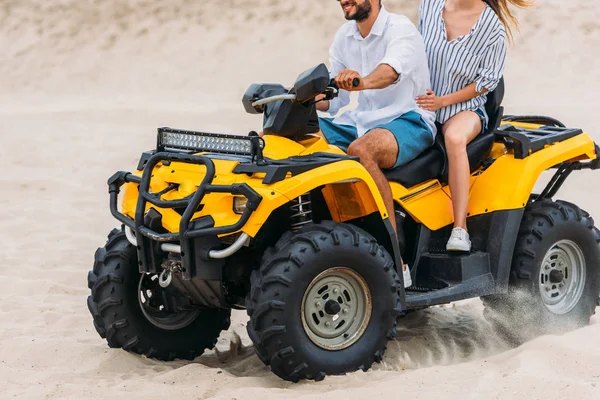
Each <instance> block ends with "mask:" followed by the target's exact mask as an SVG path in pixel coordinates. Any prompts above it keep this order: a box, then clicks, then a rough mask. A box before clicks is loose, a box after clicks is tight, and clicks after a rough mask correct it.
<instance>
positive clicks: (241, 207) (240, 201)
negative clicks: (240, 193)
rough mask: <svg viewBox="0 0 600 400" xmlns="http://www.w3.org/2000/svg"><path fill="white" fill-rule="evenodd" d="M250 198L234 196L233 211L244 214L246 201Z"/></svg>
mask: <svg viewBox="0 0 600 400" xmlns="http://www.w3.org/2000/svg"><path fill="white" fill-rule="evenodd" d="M247 202H248V199H247V198H245V197H234V198H233V212H234V213H236V214H243V213H244V211H245V210H246V203H247Z"/></svg>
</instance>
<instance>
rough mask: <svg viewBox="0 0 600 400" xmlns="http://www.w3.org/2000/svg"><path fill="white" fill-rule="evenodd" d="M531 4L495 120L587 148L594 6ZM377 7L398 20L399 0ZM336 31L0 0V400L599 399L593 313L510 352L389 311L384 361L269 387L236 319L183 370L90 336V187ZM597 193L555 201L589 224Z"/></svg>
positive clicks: (599, 33)
mask: <svg viewBox="0 0 600 400" xmlns="http://www.w3.org/2000/svg"><path fill="white" fill-rule="evenodd" d="M538 3H539V5H538V7H536V8H535V9H531V10H526V11H520V12H519V14H518V15H519V16H520V18H521V21H522V29H521V34H520V35H519V36H518V37H517V40H516V45H515V46H514V47H513V48H512V49H511V51H510V55H509V57H510V58H509V61H508V66H507V70H506V82H507V95H506V99H505V107H506V109H507V112H509V113H539V114H549V115H552V116H554V117H556V118H559V119H561V120H564V121H565V122H566V123H567V124H569V125H571V126H578V127H581V128H584V130H586V131H588V132H590V134H592V136H594V137H595V138H596V139H597V140H600V134H599V133H598V132H599V131H598V129H597V126H598V123H597V121H596V120H597V118H598V112H597V110H598V108H599V107H600V101H599V100H598V96H597V92H598V91H600V84H599V83H598V82H600V56H598V50H599V49H600V24H599V23H598V21H599V20H600V3H598V2H596V1H570V2H567V1H556V0H554V1H552V0H539V1H538ZM384 4H385V5H386V6H387V8H388V9H390V10H392V11H394V12H402V13H405V14H406V15H408V16H410V17H411V18H412V19H413V20H415V17H416V9H417V5H418V1H417V0H411V1H408V0H384ZM343 22H344V21H343V18H342V16H341V12H340V10H339V5H338V4H337V2H335V1H333V0H330V1H324V0H304V1H300V2H289V1H284V0H220V1H216V0H207V1H203V2H197V1H190V0H187V1H184V0H172V1H169V2H164V1H158V0H105V1H99V0H95V1H94V0H89V1H81V0H79V1H76V0H61V1H59V0H52V1H41V0H19V1H17V0H0V49H2V51H1V52H0V158H1V160H2V161H3V163H4V165H5V173H4V174H2V176H1V177H0V187H1V188H2V189H1V193H2V195H1V196H0V209H1V210H2V212H1V213H0V228H1V229H0V231H1V232H2V240H1V242H2V244H1V245H0V260H1V261H0V282H2V283H3V284H2V285H1V289H0V397H1V398H12V397H13V396H17V397H21V398H53V399H54V398H56V399H66V398H73V399H75V398H76V399H81V398H153V397H157V396H163V397H166V396H169V397H173V398H177V397H179V398H220V399H234V398H235V399H261V400H263V399H281V398H305V399H321V398H324V397H328V398H340V399H342V398H343V399H351V398H352V399H353V398H356V399H362V398H384V397H385V398H401V397H406V398H411V399H421V398H423V399H432V398H441V397H443V398H445V399H452V398H457V399H464V398H473V399H481V398H484V399H487V398H523V397H525V396H527V397H528V398H545V399H546V398H552V399H555V398H557V399H597V398H600V341H599V338H600V324H599V323H598V322H599V320H598V317H597V316H596V317H594V318H593V319H592V322H591V324H590V326H588V327H585V328H583V329H579V330H577V331H574V332H570V333H567V334H564V335H556V336H544V337H540V338H537V339H535V340H533V341H530V342H528V343H525V344H524V345H522V346H520V347H518V348H511V346H509V345H508V344H507V343H505V342H504V341H503V340H502V339H501V338H500V337H498V336H497V335H496V334H495V333H494V332H493V330H492V329H491V327H490V326H489V325H488V324H487V323H486V322H485V320H484V319H483V317H482V315H481V311H482V310H481V309H482V307H481V305H480V302H479V300H470V301H466V302H461V303H458V304H456V305H454V306H444V307H434V308H431V309H429V310H425V311H423V312H420V313H416V314H412V315H410V316H408V317H406V318H405V319H403V320H402V321H401V329H400V330H399V335H398V339H397V340H396V341H395V342H393V343H391V344H390V346H389V349H388V352H387V353H386V356H385V358H384V361H383V363H381V364H379V365H376V366H374V368H373V370H371V371H369V372H367V373H363V372H357V373H354V374H350V375H347V376H342V377H328V378H327V379H325V380H324V381H323V382H319V383H313V382H302V383H299V384H290V383H287V382H284V381H282V380H280V379H279V378H277V377H275V376H274V375H273V374H271V372H270V371H269V370H268V369H267V368H266V367H265V366H264V365H263V364H262V363H261V362H260V360H259V359H258V358H257V357H256V356H254V353H253V349H252V347H251V342H250V340H249V339H248V336H247V334H246V331H245V322H246V316H245V313H244V312H234V315H233V321H232V326H231V328H230V330H229V331H228V332H226V333H224V334H223V335H222V337H221V338H220V340H219V343H218V345H217V350H218V351H217V352H216V353H215V352H207V353H206V354H205V355H203V356H201V357H199V358H197V359H196V360H195V361H193V362H184V361H176V362H172V363H163V362H157V361H154V360H150V359H147V358H144V357H140V356H138V355H134V354H129V353H126V352H124V351H122V350H115V349H109V348H108V347H107V346H106V343H105V341H104V340H102V339H100V337H99V336H98V335H97V334H96V332H95V330H94V328H93V325H92V319H91V317H90V315H89V313H88V310H87V308H86V297H87V295H88V289H87V287H86V276H87V271H88V270H89V269H90V267H91V265H92V260H93V254H94V251H95V249H96V247H98V246H101V245H102V244H103V243H104V240H105V237H106V234H107V233H108V232H109V231H110V230H111V229H112V228H113V227H115V226H117V223H116V221H115V220H114V219H113V218H112V217H111V216H110V213H109V210H108V194H107V188H106V179H107V178H108V177H109V176H110V175H112V173H113V172H114V171H116V170H126V169H132V168H134V167H135V165H136V164H137V160H138V157H139V155H140V153H141V152H142V151H143V150H146V149H149V148H152V147H153V146H154V144H155V132H156V131H155V129H156V127H158V126H165V125H168V126H176V127H182V128H190V129H204V130H207V131H218V132H229V133H241V134H244V133H246V132H247V131H249V130H251V129H257V128H258V126H259V125H260V118H259V117H257V116H251V115H246V114H244V111H243V108H242V106H241V102H240V99H241V96H242V94H243V92H244V90H245V89H246V88H247V86H248V85H249V84H250V83H252V82H281V83H288V84H289V83H291V82H292V81H293V80H294V78H295V77H296V75H297V74H298V73H299V72H301V71H302V70H304V69H306V68H308V67H311V66H313V65H315V64H317V63H319V62H322V61H327V58H326V57H327V49H328V46H329V44H330V42H331V40H332V37H333V34H334V33H335V31H336V29H337V27H338V26H339V25H340V24H341V23H343ZM6 167H8V170H6ZM545 180H547V176H546V175H544V177H543V178H542V179H541V181H543V182H540V185H541V184H544V183H545ZM598 182H599V176H598V175H597V173H594V172H582V173H577V174H573V176H572V177H571V178H570V179H569V181H567V184H566V185H565V186H564V187H563V189H561V191H560V192H559V195H558V197H560V198H563V199H566V200H570V201H573V202H576V203H577V204H579V205H580V206H581V207H583V208H585V209H587V210H588V211H589V212H590V213H591V214H592V215H593V216H594V217H595V218H596V220H598V221H600V205H599V203H598V200H597V198H598V196H600V190H599V189H598V187H597V184H598ZM236 334H237V335H239V337H240V339H241V343H238V344H239V345H236V343H235V341H234V345H230V343H231V341H232V338H235V337H236V336H235V335H236Z"/></svg>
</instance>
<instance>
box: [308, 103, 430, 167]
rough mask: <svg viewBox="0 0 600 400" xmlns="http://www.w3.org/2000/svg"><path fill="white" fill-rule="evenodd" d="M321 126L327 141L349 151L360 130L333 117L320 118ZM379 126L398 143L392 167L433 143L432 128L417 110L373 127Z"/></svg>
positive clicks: (413, 156)
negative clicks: (389, 133)
mask: <svg viewBox="0 0 600 400" xmlns="http://www.w3.org/2000/svg"><path fill="white" fill-rule="evenodd" d="M319 126H320V128H321V132H323V135H324V136H325V138H326V139H327V142H328V143H329V144H332V145H334V146H337V147H339V148H340V149H342V150H344V151H348V146H350V143H352V142H353V141H355V140H356V139H358V131H357V130H356V128H355V127H354V126H350V125H338V124H334V123H333V118H319ZM377 128H380V129H387V130H388V131H390V132H392V135H394V137H395V138H396V142H397V143H398V157H397V158H396V163H395V164H394V166H393V167H392V168H396V167H399V166H400V165H404V164H406V163H408V162H409V161H412V160H414V159H415V158H417V156H418V155H419V154H421V153H422V152H423V151H425V150H427V149H428V148H429V147H431V146H432V145H433V133H432V132H431V129H430V128H429V126H428V125H427V124H426V123H425V121H423V118H421V115H420V114H419V113H417V112H415V111H409V112H407V113H406V114H404V115H402V116H400V117H398V118H396V119H395V120H393V121H391V122H388V123H387V124H382V125H377V126H376V127H374V128H373V129H377ZM371 130H372V129H371ZM367 133H368V132H367Z"/></svg>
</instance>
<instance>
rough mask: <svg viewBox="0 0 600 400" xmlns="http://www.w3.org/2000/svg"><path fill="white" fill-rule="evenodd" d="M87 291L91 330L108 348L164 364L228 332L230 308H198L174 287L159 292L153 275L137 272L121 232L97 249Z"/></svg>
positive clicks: (207, 345) (198, 352) (131, 248)
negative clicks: (221, 333)
mask: <svg viewBox="0 0 600 400" xmlns="http://www.w3.org/2000/svg"><path fill="white" fill-rule="evenodd" d="M88 287H89V288H90V289H91V291H92V293H91V296H89V297H88V299H87V304H88V308H89V310H90V313H91V314H92V317H93V318H94V326H95V328H96V331H97V332H98V334H99V335H100V336H101V337H102V338H106V340H107V342H108V345H109V346H110V347H116V348H119V347H122V348H123V349H125V350H127V351H131V352H134V353H138V354H145V355H146V356H147V357H152V358H156V359H159V360H163V361H170V360H173V359H175V358H182V359H187V360H192V359H194V358H195V357H197V356H199V355H201V354H202V353H203V352H204V350H205V349H208V348H213V347H214V345H215V343H216V342H217V339H218V337H219V333H220V332H221V330H226V329H228V328H229V324H230V321H229V316H230V313H231V311H230V310H221V309H200V308H197V307H195V306H194V305H192V304H191V303H190V302H189V301H188V300H187V299H185V298H182V297H181V296H179V295H178V293H177V292H176V291H175V289H171V288H166V289H163V288H161V287H160V286H159V285H158V276H157V275H156V274H140V273H139V270H138V265H137V252H136V249H135V247H134V246H133V245H131V244H130V243H129V241H128V240H127V238H126V237H125V233H124V232H123V231H121V230H117V229H115V230H113V231H112V232H111V233H110V235H109V236H108V241H107V243H106V245H105V246H104V247H103V248H99V249H98V250H97V251H96V255H95V260H94V268H93V270H92V271H90V272H89V274H88Z"/></svg>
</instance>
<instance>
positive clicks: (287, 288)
mask: <svg viewBox="0 0 600 400" xmlns="http://www.w3.org/2000/svg"><path fill="white" fill-rule="evenodd" d="M251 286H252V288H251V292H250V294H249V296H248V297H247V299H246V307H247V311H248V315H249V316H250V321H249V323H248V334H249V336H250V338H251V339H252V341H253V342H254V345H255V347H256V353H257V355H258V356H259V358H260V359H261V360H262V361H263V362H264V363H265V364H266V365H270V366H271V370H272V371H273V372H274V373H275V374H276V375H278V376H279V377H281V378H283V379H285V380H288V381H293V382H296V381H298V380H300V379H314V380H321V379H323V378H324V377H325V376H326V375H331V374H335V375H339V374H344V373H346V372H352V371H356V370H358V369H362V370H364V371H366V370H368V369H369V368H370V367H371V365H372V364H373V362H380V361H381V359H382V357H383V353H384V351H385V349H386V344H387V341H388V340H390V339H393V338H394V337H395V336H396V316H397V315H398V314H399V313H400V307H401V297H400V288H401V283H400V279H399V277H398V275H397V273H396V271H395V269H394V262H393V261H392V258H391V256H390V255H389V254H388V253H387V251H386V250H385V249H384V248H383V247H382V246H380V245H378V244H377V241H376V240H375V239H374V238H373V237H372V236H371V235H369V234H368V233H367V232H365V231H363V230H361V229H359V228H357V227H355V226H352V225H348V224H336V223H333V222H331V221H325V222H323V223H321V224H314V225H310V226H307V227H305V228H303V229H302V230H301V231H300V232H298V233H295V234H292V233H290V232H288V233H286V234H285V235H284V236H283V237H282V238H281V239H280V240H279V242H278V243H277V245H276V247H275V248H274V249H271V250H269V251H267V252H266V253H265V257H264V258H263V263H262V265H261V267H260V270H258V271H254V272H253V273H252V276H251Z"/></svg>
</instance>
